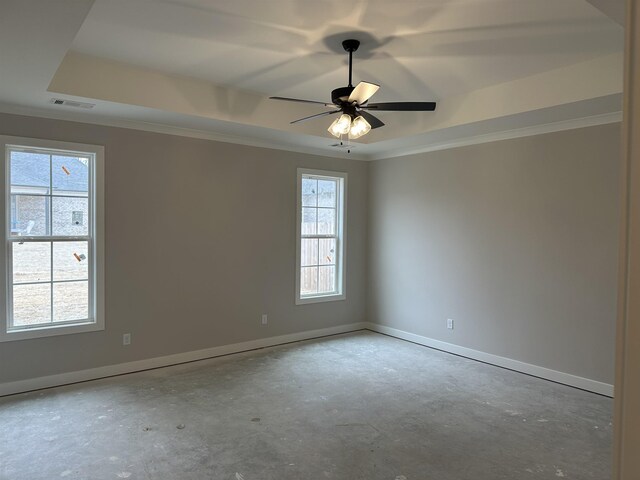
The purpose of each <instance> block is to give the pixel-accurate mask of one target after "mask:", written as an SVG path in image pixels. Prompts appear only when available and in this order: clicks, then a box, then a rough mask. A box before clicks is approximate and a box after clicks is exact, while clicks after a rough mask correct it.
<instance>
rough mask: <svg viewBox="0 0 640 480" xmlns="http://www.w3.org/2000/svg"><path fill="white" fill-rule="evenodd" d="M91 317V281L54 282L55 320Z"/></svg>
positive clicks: (63, 320) (62, 320)
mask: <svg viewBox="0 0 640 480" xmlns="http://www.w3.org/2000/svg"><path fill="white" fill-rule="evenodd" d="M86 318H89V282H65V283H54V284H53V321H54V322H68V321H69V320H84V319H86Z"/></svg>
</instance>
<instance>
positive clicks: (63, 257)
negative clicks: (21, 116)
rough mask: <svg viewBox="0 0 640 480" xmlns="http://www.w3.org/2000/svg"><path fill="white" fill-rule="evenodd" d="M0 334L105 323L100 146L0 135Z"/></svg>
mask: <svg viewBox="0 0 640 480" xmlns="http://www.w3.org/2000/svg"><path fill="white" fill-rule="evenodd" d="M0 142H1V144H2V147H3V150H4V153H5V168H4V171H3V174H4V179H3V180H4V181H3V183H2V184H3V185H4V195H3V203H4V212H5V222H4V225H5V228H4V229H3V233H2V236H3V237H4V238H3V240H4V242H3V243H4V246H5V251H4V262H2V265H3V268H2V270H4V275H3V279H2V282H1V283H0V285H1V286H2V288H1V290H2V294H3V296H4V299H5V300H6V302H5V305H6V308H5V309H4V311H3V312H1V313H0V318H2V321H1V322H0V323H1V325H0V327H1V328H0V340H4V341H6V340H20V339H26V338H35V337H41V336H50V335H60V334H65V333H80V332H87V331H93V330H100V329H103V328H104V317H103V314H102V312H103V301H104V299H103V294H102V288H103V287H102V278H103V272H102V270H103V267H102V266H103V262H104V259H103V245H102V222H103V220H102V217H103V215H102V211H103V205H102V203H103V200H102V199H103V192H102V170H103V162H102V157H103V149H102V147H97V146H89V145H77V144H69V143H62V142H52V141H44V140H34V139H22V138H14V137H0Z"/></svg>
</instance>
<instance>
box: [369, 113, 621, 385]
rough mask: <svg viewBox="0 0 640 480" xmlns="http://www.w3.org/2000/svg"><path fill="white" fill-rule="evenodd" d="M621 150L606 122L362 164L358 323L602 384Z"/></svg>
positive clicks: (610, 332)
mask: <svg viewBox="0 0 640 480" xmlns="http://www.w3.org/2000/svg"><path fill="white" fill-rule="evenodd" d="M619 144H620V125H619V124H612V125H605V126H598V127H591V128H584V129H579V130H570V131H564V132H558V133H552V134H546V135H540V136H535V137H526V138H519V139H514V140H508V141H501V142H494V143H489V144H483V145H475V146H470V147H464V148H456V149H451V150H446V151H440V152H432V153H426V154H420V155H414V156H410V157H403V158H398V159H388V160H383V161H379V162H375V163H372V164H371V165H370V169H369V170H370V171H369V176H370V183H369V191H370V196H369V214H370V218H369V236H370V240H369V253H370V256H369V263H368V268H369V275H368V277H369V279H370V284H369V290H368V297H369V302H368V303H369V312H368V317H369V319H370V320H371V321H374V322H377V323H380V324H383V325H388V326H391V327H394V328H398V329H401V330H405V331H408V332H411V333H414V334H418V335H423V336H427V337H430V338H433V339H437V340H441V341H445V342H450V343H454V344H457V345H461V346H464V347H468V348H472V349H476V350H480V351H483V352H487V353H491V354H495V355H500V356H504V357H508V358H512V359H516V360H520V361H523V362H526V363H531V364H534V365H539V366H543V367H547V368H550V369H554V370H558V371H562V372H566V373H571V374H574V375H578V376H582V377H586V378H590V379H594V380H598V381H602V382H607V383H613V370H614V367H613V362H614V337H615V318H616V268H617V245H618V191H619V186H618V180H619V165H620V161H619V156H620V152H619ZM447 318H452V319H454V321H455V329H454V330H447V329H446V319H447Z"/></svg>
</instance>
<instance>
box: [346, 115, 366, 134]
mask: <svg viewBox="0 0 640 480" xmlns="http://www.w3.org/2000/svg"><path fill="white" fill-rule="evenodd" d="M370 130H371V125H369V122H367V121H366V120H365V119H364V118H363V117H361V116H358V117H356V118H355V119H354V120H353V122H352V123H351V129H350V130H349V138H360V137H361V136H363V135H366V134H367V133H369V131H370Z"/></svg>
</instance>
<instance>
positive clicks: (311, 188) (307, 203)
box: [302, 178, 318, 207]
mask: <svg viewBox="0 0 640 480" xmlns="http://www.w3.org/2000/svg"><path fill="white" fill-rule="evenodd" d="M317 198H318V181H317V180H316V179H314V178H303V179H302V206H303V207H315V206H317Z"/></svg>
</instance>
